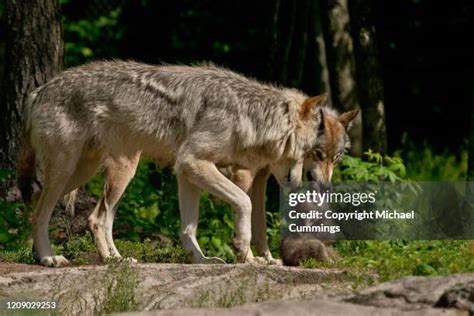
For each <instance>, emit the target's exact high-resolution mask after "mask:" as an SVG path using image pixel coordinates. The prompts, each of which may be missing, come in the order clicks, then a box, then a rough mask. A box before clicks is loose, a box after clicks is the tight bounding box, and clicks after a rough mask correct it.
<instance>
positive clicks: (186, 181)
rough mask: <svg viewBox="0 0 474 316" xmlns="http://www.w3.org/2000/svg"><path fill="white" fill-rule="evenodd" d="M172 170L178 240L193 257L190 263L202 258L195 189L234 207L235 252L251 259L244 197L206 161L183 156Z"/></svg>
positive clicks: (248, 208)
mask: <svg viewBox="0 0 474 316" xmlns="http://www.w3.org/2000/svg"><path fill="white" fill-rule="evenodd" d="M175 167H176V172H177V174H178V181H179V201H180V212H181V240H182V242H183V247H184V248H185V250H187V251H189V252H191V253H192V254H193V261H194V262H199V261H200V260H203V258H205V257H204V256H203V255H202V252H201V250H200V248H199V245H198V244H197V241H196V229H197V222H198V217H199V193H200V190H199V188H202V189H204V190H206V191H208V192H209V193H211V194H213V195H215V196H217V197H218V198H220V199H222V200H224V201H226V202H228V203H230V204H231V205H232V206H233V207H234V209H235V213H236V215H237V216H236V232H235V234H236V237H235V241H236V242H237V244H238V247H239V252H241V253H243V254H247V255H250V256H251V255H252V252H251V250H250V238H251V212H252V204H251V202H250V198H249V197H248V195H247V194H246V193H245V192H243V191H242V190H241V189H240V188H239V187H238V186H236V185H235V184H234V183H232V181H230V180H229V179H227V178H226V177H225V176H223V175H222V174H221V173H220V172H219V171H218V170H217V168H216V166H215V165H214V163H212V162H210V161H207V160H201V159H194V158H191V157H187V158H185V159H183V160H178V161H177V162H176V166H175ZM193 184H194V187H193ZM186 194H187V195H188V196H187V197H186ZM190 197H192V199H190ZM234 243H235V242H234Z"/></svg>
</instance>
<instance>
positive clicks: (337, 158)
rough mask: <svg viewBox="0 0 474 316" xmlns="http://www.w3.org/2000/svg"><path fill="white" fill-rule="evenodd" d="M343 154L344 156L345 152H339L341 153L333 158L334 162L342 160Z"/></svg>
mask: <svg viewBox="0 0 474 316" xmlns="http://www.w3.org/2000/svg"><path fill="white" fill-rule="evenodd" d="M343 156H344V153H342V154H341V153H339V154H337V155H335V156H334V158H333V163H335V164H336V163H339V162H341V161H342V157H343Z"/></svg>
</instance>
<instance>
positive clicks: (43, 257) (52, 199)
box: [32, 147, 79, 267]
mask: <svg viewBox="0 0 474 316" xmlns="http://www.w3.org/2000/svg"><path fill="white" fill-rule="evenodd" d="M76 148H77V147H76ZM77 151H78V150H70V151H68V150H67V149H66V150H62V151H61V152H56V153H55V155H52V154H51V155H49V154H48V156H47V157H42V159H41V160H40V161H42V162H43V164H44V180H43V189H42V191H41V195H40V197H39V200H38V203H37V204H36V207H35V210H34V212H33V220H32V224H33V225H32V226H33V256H34V257H35V259H36V260H37V261H38V262H39V263H40V264H42V265H44V266H49V267H52V266H54V267H59V266H62V265H66V264H68V261H67V260H66V258H64V257H63V256H55V255H54V252H53V249H52V248H51V244H50V242H49V236H48V235H49V234H48V228H49V221H50V219H51V214H52V212H53V209H54V206H55V205H56V203H57V201H58V199H59V198H60V197H61V196H62V193H63V190H64V187H65V184H66V183H67V182H68V181H69V179H70V177H71V175H72V174H73V173H74V169H75V167H76V163H77V160H78V155H79V152H77Z"/></svg>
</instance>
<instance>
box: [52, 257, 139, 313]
mask: <svg viewBox="0 0 474 316" xmlns="http://www.w3.org/2000/svg"><path fill="white" fill-rule="evenodd" d="M65 278H66V275H63V276H60V277H58V278H56V279H55V280H54V281H53V287H52V292H53V295H52V296H53V298H52V300H54V301H56V302H58V307H59V310H58V311H57V314H58V315H108V314H111V313H121V312H128V311H136V310H138V298H137V296H138V285H139V278H138V273H137V271H136V270H135V269H134V268H133V265H132V264H131V263H129V262H127V261H113V260H110V261H109V262H108V265H107V270H106V271H105V273H104V274H103V276H102V277H101V278H100V279H97V280H94V284H95V286H94V288H91V289H89V290H88V291H87V292H83V290H80V289H78V288H76V287H74V286H71V287H68V288H67V290H65V288H64V284H65V283H67V280H65ZM86 278H87V276H86ZM90 282H92V280H91V281H90ZM87 297H89V298H87Z"/></svg>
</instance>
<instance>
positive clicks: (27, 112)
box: [16, 91, 37, 202]
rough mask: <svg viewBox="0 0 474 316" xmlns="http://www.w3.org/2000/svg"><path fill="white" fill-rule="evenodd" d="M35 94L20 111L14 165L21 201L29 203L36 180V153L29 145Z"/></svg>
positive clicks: (33, 93)
mask: <svg viewBox="0 0 474 316" xmlns="http://www.w3.org/2000/svg"><path fill="white" fill-rule="evenodd" d="M36 96H37V92H36V91H34V92H32V93H31V94H30V95H29V97H28V99H27V101H26V103H25V104H24V106H23V109H22V117H23V127H22V132H21V137H20V150H19V155H18V160H17V165H16V170H17V175H18V188H19V189H20V192H21V197H22V199H23V201H25V202H30V201H31V195H32V194H33V182H34V181H35V179H36V170H35V169H36V152H35V149H34V148H33V146H32V144H31V110H32V107H33V103H34V101H35V99H36Z"/></svg>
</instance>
